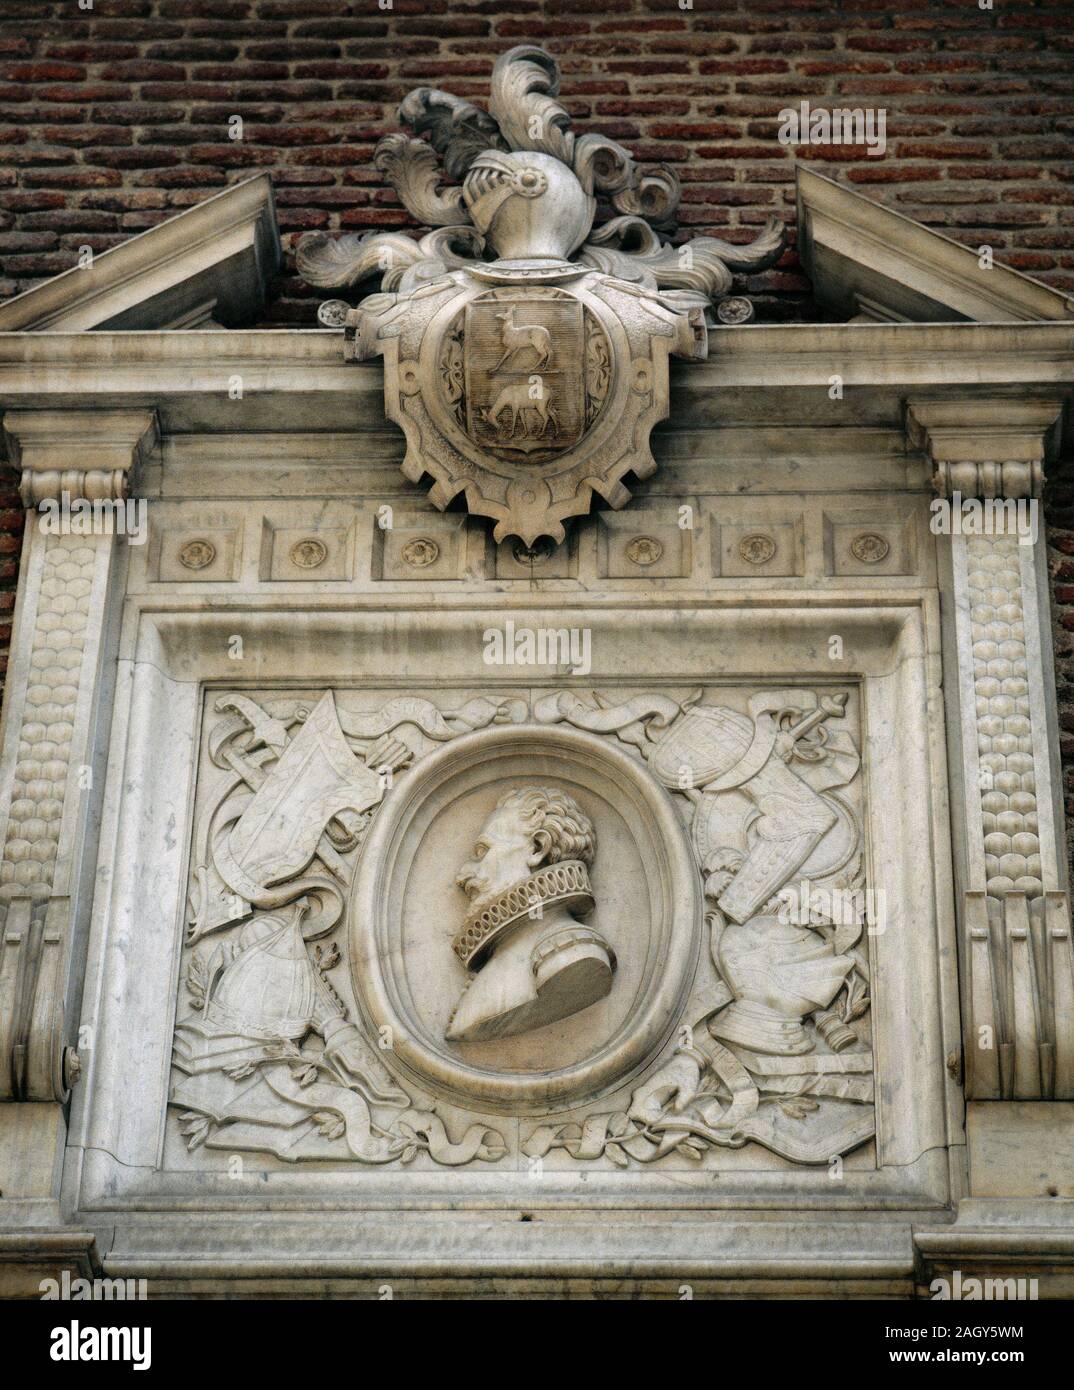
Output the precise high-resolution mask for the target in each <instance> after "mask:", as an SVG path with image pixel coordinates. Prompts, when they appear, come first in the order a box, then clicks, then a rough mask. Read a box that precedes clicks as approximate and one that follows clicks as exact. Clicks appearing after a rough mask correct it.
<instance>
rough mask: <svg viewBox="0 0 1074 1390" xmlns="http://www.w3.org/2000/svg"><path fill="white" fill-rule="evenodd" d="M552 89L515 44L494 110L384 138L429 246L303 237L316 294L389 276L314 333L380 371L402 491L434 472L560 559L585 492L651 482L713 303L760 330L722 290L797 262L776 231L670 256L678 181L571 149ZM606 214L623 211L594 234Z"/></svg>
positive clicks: (412, 103)
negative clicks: (337, 334)
mask: <svg viewBox="0 0 1074 1390" xmlns="http://www.w3.org/2000/svg"><path fill="white" fill-rule="evenodd" d="M558 90H559V75H558V70H557V67H556V64H555V62H554V60H553V59H552V58H551V57H550V55H549V54H548V53H546V52H545V51H544V50H543V49H540V48H535V47H531V46H528V45H522V46H519V47H517V48H513V49H511V50H510V51H509V52H507V53H505V54H503V55H502V56H501V57H500V58H499V59H498V60H497V62H496V64H495V66H494V68H493V72H492V84H491V96H490V100H489V108H490V109H489V111H488V112H485V111H482V110H480V109H479V108H478V107H476V106H473V105H472V104H471V103H469V102H467V101H463V100H461V99H460V98H458V97H454V96H452V95H451V94H450V93H448V92H441V91H436V90H433V89H430V88H426V87H422V88H418V89H417V90H415V91H413V92H411V93H410V95H409V96H407V97H406V99H405V100H404V101H403V103H402V105H401V106H400V108H399V116H400V120H401V121H402V122H403V123H405V124H406V125H407V126H409V127H410V129H411V130H412V132H413V135H387V136H385V137H384V139H383V140H381V142H380V144H379V145H378V147H377V152H376V163H377V166H378V168H380V169H381V170H382V171H383V172H384V173H386V174H387V176H388V178H389V179H390V180H391V182H392V184H393V185H394V186H395V189H396V191H397V192H398V194H399V196H400V198H401V199H402V202H403V204H404V206H405V207H406V209H407V211H408V212H409V213H410V214H411V215H412V216H413V217H415V218H416V219H417V220H418V221H419V222H422V223H425V224H427V225H429V226H430V227H432V228H433V229H434V230H432V231H430V232H429V233H427V234H426V235H425V236H423V237H421V238H420V239H417V240H415V239H414V238H412V237H409V236H406V235H404V234H402V233H365V234H362V235H352V236H343V237H340V238H338V239H336V240H333V239H332V238H330V237H328V236H326V235H324V234H323V233H312V234H310V235H308V236H306V237H304V238H303V240H302V242H301V243H300V245H299V248H298V269H299V273H300V274H301V275H302V276H303V277H304V278H305V280H306V281H308V282H309V283H310V284H312V285H317V286H320V287H325V288H327V287H344V286H346V287H351V286H354V285H357V284H358V283H360V282H361V281H362V280H364V279H367V278H369V277H372V276H377V275H379V276H380V277H381V291H380V292H379V293H377V294H373V295H370V296H368V297H367V298H366V299H365V300H364V301H362V303H361V304H359V306H358V307H357V308H351V307H350V306H349V305H348V304H345V303H343V302H342V301H329V303H328V304H327V305H323V306H322V311H321V317H322V321H324V322H328V323H330V324H336V325H339V324H342V325H343V326H345V328H346V354H347V357H348V359H349V360H355V361H360V360H363V359H365V358H369V357H373V356H377V355H380V356H383V358H384V399H385V410H386V413H387V415H388V418H389V419H391V420H393V421H395V423H396V424H398V425H399V426H400V427H401V428H402V430H403V432H404V434H405V435H406V444H407V450H406V456H405V458H404V460H403V472H404V473H405V474H406V476H407V477H408V478H410V479H411V481H413V482H420V480H421V479H422V477H423V476H425V475H426V474H428V475H429V476H430V477H431V478H432V480H433V486H432V488H431V490H430V497H431V499H432V501H433V503H434V504H435V505H436V506H437V507H440V508H445V507H447V506H448V504H449V503H450V502H451V501H452V500H453V499H454V498H455V497H456V496H458V494H459V493H463V494H464V495H465V499H466V503H467V506H468V508H469V510H470V511H471V512H472V513H474V514H476V515H479V516H487V517H491V518H493V519H494V520H495V523H496V526H495V530H494V537H495V539H496V540H497V541H501V540H504V539H505V538H507V537H509V536H518V537H520V538H521V540H522V541H523V543H524V544H525V545H527V546H533V545H534V544H535V543H536V542H537V540H538V539H539V538H540V537H542V536H548V537H551V539H552V540H553V541H556V542H559V541H561V540H562V539H563V538H564V534H565V533H564V527H563V522H564V521H565V520H566V519H567V518H569V517H572V516H578V515H581V514H584V513H585V512H587V511H588V510H589V507H590V504H591V501H592V496H593V494H594V493H597V494H599V495H600V496H601V497H603V498H604V499H605V501H606V502H607V503H608V504H609V505H610V506H612V507H616V508H618V507H622V506H624V505H625V504H626V503H627V502H628V501H629V500H630V493H629V491H628V490H627V488H626V486H625V484H624V481H623V480H624V477H625V476H626V475H627V474H628V473H633V474H635V475H636V476H637V477H638V478H646V477H648V476H649V475H650V474H651V473H653V472H654V470H655V468H656V463H655V460H654V459H653V456H652V453H651V451H650V449H649V433H650V430H651V429H652V427H653V425H654V424H656V423H657V421H659V420H662V419H664V418H665V417H666V415H667V413H668V401H669V392H668V358H669V356H670V355H671V354H675V355H676V356H680V357H685V358H688V359H692V360H694V361H700V360H703V359H704V358H705V356H706V354H707V351H708V333H707V315H708V314H709V312H710V311H711V309H712V306H713V304H714V303H716V308H717V313H718V314H719V316H720V317H721V318H722V319H723V320H724V321H727V322H741V321H743V320H744V319H745V318H747V317H749V316H750V314H751V312H752V310H751V307H750V306H749V305H748V303H747V302H746V301H743V300H740V299H734V300H730V299H727V298H726V296H727V293H728V291H729V289H730V288H731V272H732V271H733V270H739V271H758V270H762V269H764V268H765V267H767V266H770V265H772V264H773V263H774V262H775V261H776V260H777V259H778V258H779V256H780V255H781V254H782V251H783V248H784V245H785V232H784V228H783V226H782V224H781V223H780V222H779V221H778V220H777V219H772V220H771V221H770V222H769V223H768V225H767V226H766V227H765V228H764V230H763V231H762V232H761V234H760V235H759V236H758V237H757V238H756V240H754V241H752V242H750V243H749V244H748V245H746V246H734V245H732V244H731V243H729V242H725V241H719V240H717V239H715V238H712V237H695V238H694V239H693V240H691V241H689V242H687V243H686V244H685V245H683V246H680V247H672V246H671V245H669V244H667V243H666V242H665V241H664V240H663V239H662V238H661V237H660V235H659V234H658V232H657V230H656V228H659V227H666V226H667V225H669V223H670V221H671V219H672V217H673V214H674V212H675V209H676V207H677V204H678V201H679V186H678V180H677V179H676V177H675V175H674V174H673V173H672V172H671V171H670V170H668V169H666V168H662V167H660V168H642V167H640V166H637V165H635V163H634V161H633V159H632V158H631V155H630V154H629V152H628V151H627V150H626V149H624V148H623V147H622V146H621V145H619V144H617V143H616V142H615V141H613V140H609V139H607V138H605V137H604V136H601V135H576V134H575V133H574V132H573V131H572V130H571V123H570V117H569V116H568V114H567V112H566V110H565V109H564V108H563V107H562V106H561V105H560V104H559V102H558V101H556V99H555V98H556V95H557V93H558ZM423 136H428V139H427V140H426V139H424V138H421V137H423ZM444 177H446V178H447V179H450V180H456V181H458V182H457V184H456V185H455V186H447V185H445V184H443V182H442V180H443V178H444ZM598 197H603V198H604V199H605V200H607V201H608V202H609V203H610V204H611V207H612V208H613V209H614V212H615V215H614V216H612V217H611V218H610V219H609V220H608V221H606V222H605V223H604V225H603V226H602V227H600V228H599V230H594V221H595V218H596V215H597V208H598Z"/></svg>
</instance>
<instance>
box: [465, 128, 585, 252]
mask: <svg viewBox="0 0 1074 1390" xmlns="http://www.w3.org/2000/svg"><path fill="white" fill-rule="evenodd" d="M462 192H463V198H464V200H465V202H466V206H467V208H468V209H469V212H470V219H471V221H472V222H473V224H474V226H475V227H476V228H477V230H478V231H479V232H480V233H481V234H482V235H483V236H484V237H485V239H486V241H487V242H488V244H489V245H490V246H491V247H492V249H493V250H494V251H495V252H496V253H497V255H498V256H499V257H500V258H501V260H506V261H526V260H557V261H565V260H566V259H567V258H568V257H569V256H570V255H571V253H572V252H574V251H576V250H577V249H578V247H579V246H581V244H582V243H583V242H584V241H585V239H586V237H587V236H588V235H589V231H590V228H591V227H592V225H593V218H594V216H595V215H596V210H597V200H596V199H595V198H593V197H590V195H589V194H587V193H586V192H585V190H584V189H583V188H582V185H581V183H580V182H579V180H578V176H577V175H576V174H575V173H574V171H573V169H570V168H569V167H568V166H567V165H566V164H564V163H563V162H562V161H561V160H559V159H556V158H555V157H554V156H553V155H549V154H540V153H539V152H538V151H536V150H523V151H520V152H517V153H514V152H511V153H501V152H500V151H499V150H486V151H485V152H484V154H480V155H478V157H477V158H476V159H475V160H474V162H473V164H472V165H471V166H470V172H469V173H468V174H467V176H466V179H465V181H464V183H463V186H462Z"/></svg>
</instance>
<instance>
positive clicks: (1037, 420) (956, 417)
mask: <svg viewBox="0 0 1074 1390" xmlns="http://www.w3.org/2000/svg"><path fill="white" fill-rule="evenodd" d="M1061 424H1062V403H1061V402H1060V401H1057V400H1049V399H1046V398H1045V399H1036V398H1028V399H1017V400H982V399H980V398H976V397H974V398H963V399H951V398H947V399H942V400H927V399H924V400H923V399H916V398H911V400H910V401H909V402H908V404H907V409H906V433H907V438H908V440H909V442H910V444H911V446H912V447H914V448H916V449H920V450H921V451H922V452H923V453H924V454H925V455H926V457H927V458H928V459H929V461H930V462H931V464H932V466H933V470H934V473H933V485H934V487H935V488H936V491H937V492H938V493H940V494H941V496H948V495H950V494H951V493H953V492H958V493H961V494H962V495H963V496H966V497H1039V496H1040V491H1041V487H1042V485H1043V482H1044V467H1045V463H1046V462H1047V461H1048V460H1049V459H1050V458H1052V457H1053V456H1054V454H1055V453H1056V451H1057V448H1058V443H1059V435H1060V431H1061Z"/></svg>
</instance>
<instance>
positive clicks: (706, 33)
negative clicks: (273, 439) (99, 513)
mask: <svg viewBox="0 0 1074 1390" xmlns="http://www.w3.org/2000/svg"><path fill="white" fill-rule="evenodd" d="M993 2H994V8H992V9H991V10H987V9H985V10H983V9H981V8H980V6H979V4H978V0H853V3H837V0H694V4H693V8H692V9H690V10H682V9H680V8H679V5H678V3H676V0H615V3H614V4H613V3H609V0H395V3H394V6H393V8H392V9H391V10H390V11H382V10H380V9H379V8H378V6H377V4H376V0H92V9H91V10H88V11H85V10H81V9H79V0H0V297H5V296H7V295H11V294H14V293H16V292H17V291H18V290H19V289H21V288H25V287H27V286H29V285H32V284H34V283H36V282H37V281H39V280H40V279H42V278H45V277H47V276H50V275H53V274H55V273H57V272H58V271H60V270H64V269H66V268H67V267H68V266H70V265H71V264H72V263H73V261H74V259H75V257H76V255H77V248H78V247H80V246H82V245H87V244H88V245H90V246H92V247H94V248H95V249H98V250H103V249H105V248H106V247H109V246H113V245H115V244H116V243H117V242H120V241H123V240H124V239H125V238H127V237H129V236H131V235H133V234H134V233H135V232H138V231H141V230H143V229H144V228H146V227H150V226H153V225H154V224H155V223H156V222H159V221H161V220H162V219H164V218H166V217H169V216H171V215H172V214H173V213H175V212H176V211H177V210H179V209H181V208H184V207H189V206H190V205H191V204H193V203H197V202H200V201H201V200H203V199H204V198H206V197H207V196H209V195H210V194H211V193H213V192H214V191H216V190H217V189H219V188H221V187H223V186H224V185H226V184H227V183H229V182H231V181H233V180H235V179H238V178H242V177H245V176H246V175H248V174H249V173H251V172H253V171H254V170H258V169H268V170H270V171H271V173H272V176H273V178H274V180H275V183H276V190H277V198H278V204H279V211H280V221H281V227H282V229H283V231H284V233H285V242H290V240H291V238H292V237H294V236H296V235H298V234H300V233H301V232H303V231H306V230H308V229H310V228H324V229H328V230H336V229H356V228H364V227H369V226H381V227H398V226H406V225H408V223H407V218H406V216H405V214H403V213H402V212H401V210H400V208H399V207H398V204H397V202H396V200H395V198H394V195H393V194H392V193H391V192H390V190H387V189H385V188H384V186H383V183H382V180H381V178H380V176H379V175H378V174H377V172H376V171H375V170H374V169H373V168H372V167H371V164H370V159H371V155H372V151H373V146H374V143H375V141H376V139H377V138H378V136H379V135H380V134H381V133H382V132H383V131H384V129H385V128H386V127H388V126H390V125H391V124H392V123H393V119H394V109H395V106H396V104H397V103H398V101H399V100H400V98H401V97H402V96H403V95H404V94H405V93H406V92H407V91H408V90H409V89H410V88H411V87H414V86H419V85H432V86H444V87H447V88H449V89H450V90H451V91H454V92H457V93H459V94H460V95H466V96H471V97H474V98H476V99H478V100H481V99H482V98H483V97H484V96H485V95H486V93H487V89H488V75H489V70H490V67H491V64H492V60H493V58H494V57H495V56H496V54H498V53H500V52H501V51H502V50H503V49H504V48H506V47H508V46H509V45H511V44H514V43H519V42H523V41H527V40H532V41H537V42H542V43H545V44H546V45H547V46H548V47H549V48H550V49H551V50H552V51H553V52H554V53H555V55H556V57H557V58H558V59H559V61H560V64H561V67H562V71H563V94H562V95H563V100H564V102H565V104H566V105H567V107H568V109H569V110H570V111H571V112H572V113H573V114H574V116H575V117H576V118H577V120H578V123H579V124H580V125H581V126H582V127H584V128H585V129H587V130H603V131H605V132H606V133H608V134H609V135H612V136H614V137H615V138H617V139H619V140H621V141H623V142H624V143H625V144H627V145H628V146H629V147H630V148H631V149H632V150H633V151H634V152H635V154H636V155H637V156H638V157H639V158H641V159H643V160H652V161H667V162H669V163H671V164H674V165H675V167H676V168H677V169H678V170H679V173H680V175H681V177H682V179H683V182H684V185H685V197H684V203H683V208H682V216H681V223H682V228H683V234H684V235H688V234H695V233H697V232H701V231H706V230H708V231H715V232H717V233H718V234H720V235H723V236H726V237H728V238H729V239H732V240H748V239H749V238H750V237H751V236H752V235H753V234H754V231H755V229H756V228H757V227H758V225H760V224H761V223H763V222H764V220H765V219H766V218H767V217H768V216H769V214H771V213H773V212H776V213H779V214H781V215H783V216H785V217H787V218H793V210H794V198H793V159H792V156H791V153H790V151H788V150H787V149H785V148H784V147H783V146H781V145H780V144H779V143H778V142H777V141H776V139H775V131H776V127H777V121H776V115H777V112H778V111H779V110H780V109H781V108H782V107H783V106H786V105H795V104H797V103H798V102H799V101H801V100H809V101H810V102H811V103H812V104H813V105H814V106H818V105H824V104H826V103H835V104H839V105H851V106H856V105H863V106H873V107H883V108H884V109H885V110H886V112H887V136H888V148H887V152H886V154H885V155H884V157H883V158H879V159H873V158H867V157H866V156H865V154H864V152H863V151H862V149H861V148H844V149H838V148H824V147H817V148H808V147H803V148H801V149H799V151H798V156H799V157H800V158H803V159H809V160H816V161H820V162H821V163H822V166H823V167H824V168H825V169H826V170H827V171H828V172H832V173H835V174H836V175H837V176H838V177H840V178H843V179H845V180H847V181H848V182H849V183H851V184H852V185H854V186H855V187H857V188H859V189H861V190H862V191H864V192H866V193H868V194H869V195H870V196H872V197H875V198H877V199H879V200H881V201H882V202H885V203H888V204H890V205H891V206H892V207H895V208H898V209H899V210H900V211H902V212H905V213H907V214H909V215H910V216H911V217H914V218H916V219H918V220H919V221H921V222H924V223H926V224H927V225H929V226H933V227H937V228H941V229H942V230H944V231H946V232H948V233H949V234H950V235H952V236H954V237H956V238H957V239H959V240H960V241H964V242H965V243H966V244H968V245H971V246H978V245H981V244H982V243H987V244H989V245H991V246H992V247H993V248H994V249H995V252H996V255H997V258H998V259H1001V260H1003V261H1004V262H1006V263H1007V264H1008V265H1012V266H1016V267H1018V268H1019V269H1023V270H1026V271H1029V272H1030V273H1031V274H1033V275H1036V276H1037V277H1039V278H1040V279H1042V280H1044V281H1046V282H1047V283H1049V284H1053V285H1056V286H1061V287H1064V288H1067V289H1074V0H993ZM83 3H85V0H83ZM236 114H237V115H241V116H242V117H243V120H244V125H245V129H244V139H243V140H241V141H232V140H229V139H228V131H227V122H228V118H229V117H230V116H232V115H236ZM750 288H751V289H753V290H755V291H756V292H757V299H758V306H759V313H760V316H761V317H762V318H767V319H777V318H795V317H800V316H802V315H803V314H808V313H810V312H811V305H810V302H809V287H808V283H807V282H806V281H805V280H804V279H803V278H802V276H801V274H800V272H799V268H798V265H797V261H796V259H795V256H794V253H793V251H791V252H789V253H788V254H787V256H786V257H785V258H784V261H783V263H782V264H781V265H780V266H779V267H777V268H776V269H775V270H773V271H770V272H768V273H767V274H766V275H765V276H763V277H760V279H759V280H758V281H757V283H756V284H754V285H752V286H751V287H750ZM317 298H318V296H317V295H314V294H310V293H309V292H308V291H306V290H305V289H304V287H303V286H302V285H300V284H299V283H298V281H297V279H296V278H295V276H294V273H293V267H292V265H291V262H290V258H289V259H288V264H287V266H285V271H284V274H283V276H282V277H281V279H280V282H279V285H278V287H277V294H276V296H275V299H274V302H273V305H272V308H271V312H270V315H269V318H268V320H267V322H271V323H275V324H302V323H310V322H312V321H313V314H314V311H315V307H316V302H317ZM1056 499H1057V500H1056V510H1055V513H1054V521H1055V522H1056V523H1062V524H1063V525H1064V526H1069V527H1070V529H1066V530H1056V531H1055V533H1054V535H1053V538H1052V539H1053V554H1054V556H1055V557H1056V563H1057V565H1058V566H1059V570H1058V580H1057V588H1056V601H1057V628H1056V632H1057V639H1058V641H1059V642H1060V643H1061V656H1060V672H1059V678H1060V695H1061V701H1062V706H1063V714H1062V717H1063V721H1064V727H1065V729H1066V730H1067V731H1068V734H1067V736H1068V739H1069V747H1068V749H1067V753H1068V756H1069V758H1070V761H1071V765H1072V767H1074V487H1068V485H1067V484H1066V483H1065V482H1064V480H1063V479H1062V478H1061V479H1059V480H1058V484H1057V488H1056ZM16 500H17V499H15V498H14V497H12V496H10V495H5V496H3V497H0V532H2V534H0V604H3V603H4V602H5V601H6V602H8V603H10V596H11V589H12V585H13V577H14V563H15V560H16V557H17V544H18V542H17V537H16V534H15V533H16V529H17V524H18V509H17V507H16V505H15V504H16ZM3 618H4V613H3V612H2V611H0V621H2V620H3ZM0 640H2V634H0ZM1068 776H1070V777H1071V779H1072V780H1071V783H1070V785H1071V796H1072V801H1074V774H1072V773H1071V772H1068Z"/></svg>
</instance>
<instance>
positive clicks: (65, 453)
mask: <svg viewBox="0 0 1074 1390" xmlns="http://www.w3.org/2000/svg"><path fill="white" fill-rule="evenodd" d="M3 431H4V437H5V440H6V443H7V453H8V459H9V460H10V461H11V462H12V463H13V464H14V465H15V466H16V467H20V468H21V470H22V478H21V481H20V492H21V495H22V500H23V504H24V505H25V506H27V507H36V506H37V505H38V504H39V503H41V502H43V501H45V499H46V498H53V499H56V500H58V499H59V498H60V497H61V496H62V495H63V494H64V493H66V494H67V496H68V497H69V498H71V499H72V500H73V499H75V498H86V499H89V500H91V501H92V500H109V499H114V498H122V497H125V496H126V495H127V479H128V476H129V475H130V473H131V471H132V470H133V469H135V468H136V467H137V466H138V465H139V464H140V463H142V462H144V461H145V459H146V458H147V457H148V456H149V455H150V454H151V453H152V452H153V451H154V450H155V449H156V448H157V446H158V444H159V440H160V432H159V429H158V426H157V417H156V415H155V413H154V412H153V411H151V410H108V409H105V410H9V411H6V412H5V414H4V417H3Z"/></svg>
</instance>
